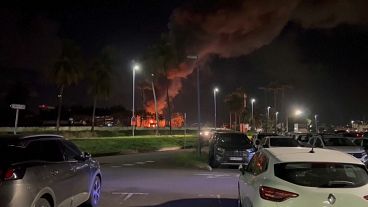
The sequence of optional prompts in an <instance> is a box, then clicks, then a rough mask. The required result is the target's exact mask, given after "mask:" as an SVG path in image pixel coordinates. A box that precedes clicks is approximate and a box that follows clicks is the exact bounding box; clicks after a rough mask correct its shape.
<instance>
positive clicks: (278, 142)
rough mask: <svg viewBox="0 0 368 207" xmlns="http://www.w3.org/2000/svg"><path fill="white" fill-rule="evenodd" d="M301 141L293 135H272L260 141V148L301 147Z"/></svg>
mask: <svg viewBox="0 0 368 207" xmlns="http://www.w3.org/2000/svg"><path fill="white" fill-rule="evenodd" d="M299 146H300V145H299V143H298V142H297V141H296V140H295V138H294V137H292V136H271V137H265V138H263V140H262V141H261V142H260V145H259V146H258V149H259V148H271V147H299Z"/></svg>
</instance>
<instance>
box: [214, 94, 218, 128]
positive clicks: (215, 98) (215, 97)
mask: <svg viewBox="0 0 368 207" xmlns="http://www.w3.org/2000/svg"><path fill="white" fill-rule="evenodd" d="M218 92H219V89H218V88H217V87H216V88H214V89H213V101H214V104H215V129H216V127H217V106H216V94H217V93H218Z"/></svg>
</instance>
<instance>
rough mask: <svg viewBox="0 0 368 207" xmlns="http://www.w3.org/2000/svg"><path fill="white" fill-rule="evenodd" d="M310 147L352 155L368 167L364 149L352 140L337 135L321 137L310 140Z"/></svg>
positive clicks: (367, 158) (367, 157)
mask: <svg viewBox="0 0 368 207" xmlns="http://www.w3.org/2000/svg"><path fill="white" fill-rule="evenodd" d="M308 144H309V146H314V147H319V148H325V149H332V150H337V151H341V152H345V153H347V154H350V155H352V156H354V157H356V158H357V159H360V160H361V161H362V162H363V163H364V164H365V165H368V156H367V153H366V152H365V150H364V149H363V147H361V146H358V145H356V144H354V143H353V142H352V141H351V140H350V139H348V138H346V137H342V136H336V135H319V136H314V137H311V138H310V139H309V142H308Z"/></svg>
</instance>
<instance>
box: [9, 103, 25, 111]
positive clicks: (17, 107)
mask: <svg viewBox="0 0 368 207" xmlns="http://www.w3.org/2000/svg"><path fill="white" fill-rule="evenodd" d="M10 108H12V109H20V110H24V109H26V105H23V104H11V105H10Z"/></svg>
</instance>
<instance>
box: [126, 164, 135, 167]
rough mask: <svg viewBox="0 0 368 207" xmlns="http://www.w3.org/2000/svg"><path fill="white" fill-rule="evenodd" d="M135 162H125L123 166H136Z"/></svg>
mask: <svg viewBox="0 0 368 207" xmlns="http://www.w3.org/2000/svg"><path fill="white" fill-rule="evenodd" d="M134 165H135V164H130V163H126V164H123V166H126V167H130V166H134Z"/></svg>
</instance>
